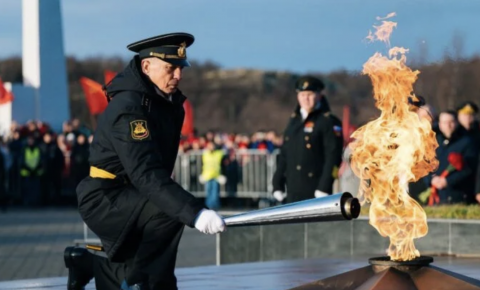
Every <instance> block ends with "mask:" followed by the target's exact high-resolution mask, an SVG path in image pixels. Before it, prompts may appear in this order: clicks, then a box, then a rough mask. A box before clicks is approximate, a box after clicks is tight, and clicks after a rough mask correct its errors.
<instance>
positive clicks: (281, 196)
mask: <svg viewBox="0 0 480 290" xmlns="http://www.w3.org/2000/svg"><path fill="white" fill-rule="evenodd" d="M273 197H275V199H276V200H278V201H280V202H282V200H284V199H285V197H287V194H286V193H283V192H281V191H280V190H277V191H275V192H274V193H273Z"/></svg>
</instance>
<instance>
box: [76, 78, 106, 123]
mask: <svg viewBox="0 0 480 290" xmlns="http://www.w3.org/2000/svg"><path fill="white" fill-rule="evenodd" d="M80 85H81V86H82V89H83V92H84V93H85V98H86V100H87V105H88V109H89V110H90V114H92V115H98V114H101V113H102V112H103V111H104V110H105V108H106V107H107V105H108V101H107V97H106V96H105V93H104V92H103V90H102V85H101V84H99V83H97V82H96V81H94V80H91V79H89V78H86V77H81V78H80Z"/></svg>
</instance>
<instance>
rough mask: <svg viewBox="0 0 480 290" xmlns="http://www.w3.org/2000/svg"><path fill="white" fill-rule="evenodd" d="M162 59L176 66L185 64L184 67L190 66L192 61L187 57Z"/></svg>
mask: <svg viewBox="0 0 480 290" xmlns="http://www.w3.org/2000/svg"><path fill="white" fill-rule="evenodd" d="M162 60H163V61H166V62H168V63H170V64H173V65H176V66H183V67H189V66H190V63H189V62H188V60H186V59H162Z"/></svg>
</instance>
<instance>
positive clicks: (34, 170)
mask: <svg viewBox="0 0 480 290" xmlns="http://www.w3.org/2000/svg"><path fill="white" fill-rule="evenodd" d="M20 158H21V160H20V176H21V180H22V184H21V187H22V198H23V203H24V205H38V204H39V202H40V177H41V176H42V174H43V161H42V154H41V151H40V148H39V147H38V146H37V145H36V144H35V139H34V137H33V136H28V137H27V146H25V148H24V149H23V151H22V154H21V155H20Z"/></svg>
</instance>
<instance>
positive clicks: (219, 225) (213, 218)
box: [195, 209, 226, 235]
mask: <svg viewBox="0 0 480 290" xmlns="http://www.w3.org/2000/svg"><path fill="white" fill-rule="evenodd" d="M195 228H197V230H199V231H200V232H202V233H204V234H209V235H213V234H216V233H220V232H223V231H225V228H226V226H225V222H224V221H223V219H222V217H221V216H220V215H218V214H217V213H216V212H215V211H213V210H210V209H202V211H201V212H200V213H199V214H198V217H197V220H196V221H195Z"/></svg>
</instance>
